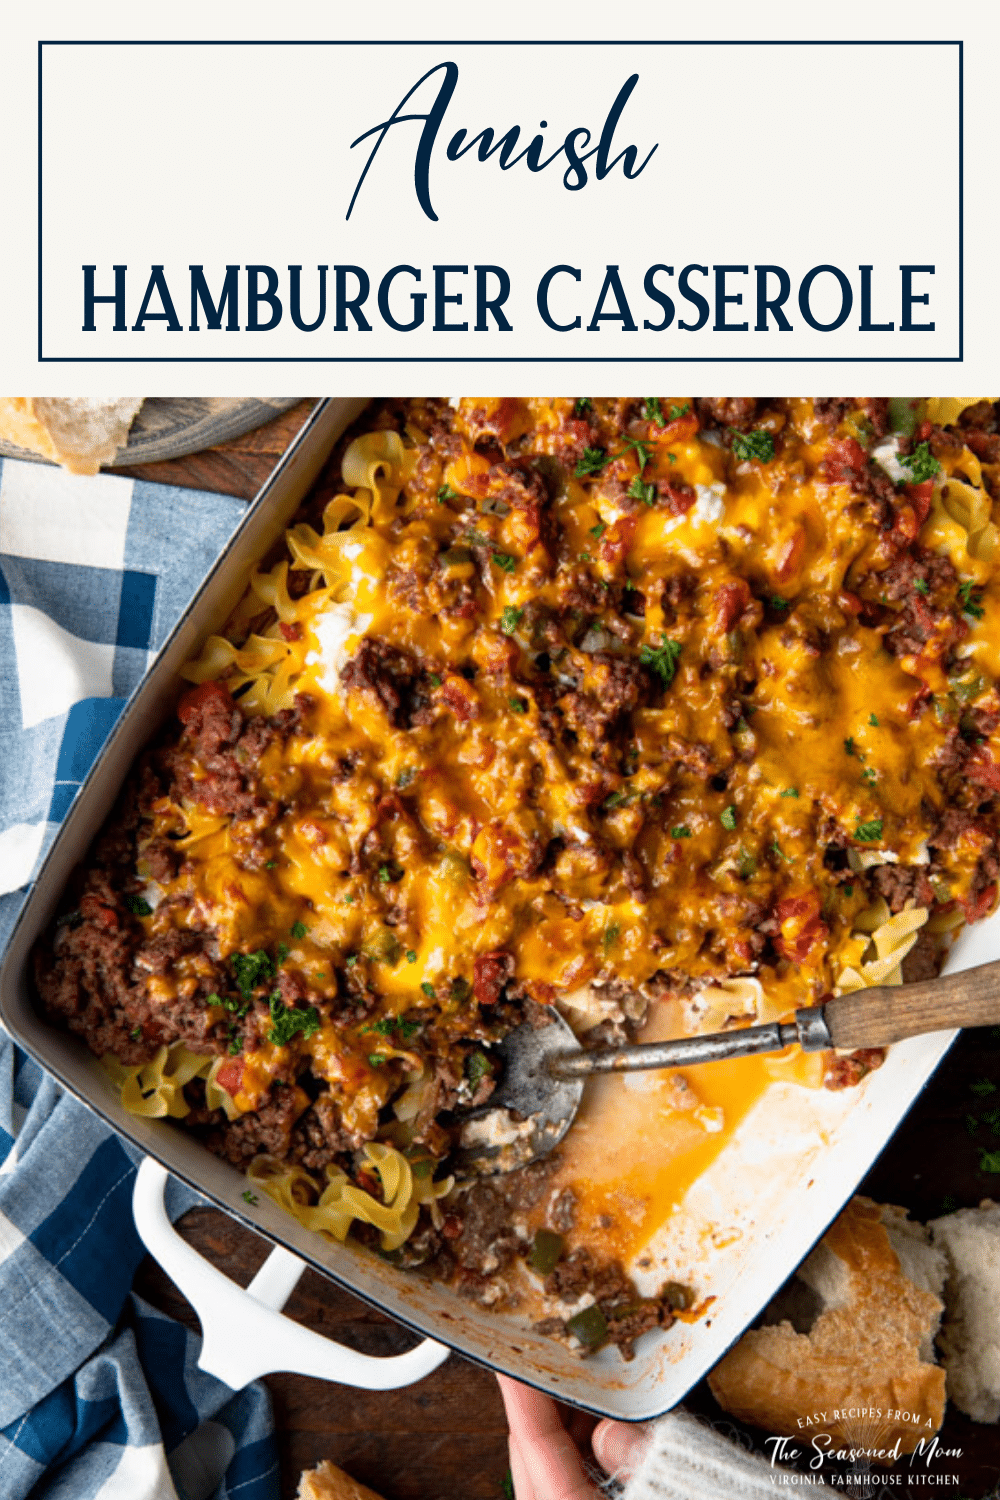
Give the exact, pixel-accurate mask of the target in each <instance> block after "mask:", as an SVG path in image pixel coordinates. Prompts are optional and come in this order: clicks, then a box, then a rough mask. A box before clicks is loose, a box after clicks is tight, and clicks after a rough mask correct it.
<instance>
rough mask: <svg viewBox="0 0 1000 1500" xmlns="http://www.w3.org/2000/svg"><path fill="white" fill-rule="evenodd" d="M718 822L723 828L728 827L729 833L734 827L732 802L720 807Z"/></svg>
mask: <svg viewBox="0 0 1000 1500" xmlns="http://www.w3.org/2000/svg"><path fill="white" fill-rule="evenodd" d="M719 822H720V823H721V824H722V826H723V828H728V829H729V831H730V833H731V832H732V831H733V829H734V828H735V827H736V807H735V805H734V804H733V803H730V804H729V806H728V807H724V808H723V809H722V811H721V813H720V814H719Z"/></svg>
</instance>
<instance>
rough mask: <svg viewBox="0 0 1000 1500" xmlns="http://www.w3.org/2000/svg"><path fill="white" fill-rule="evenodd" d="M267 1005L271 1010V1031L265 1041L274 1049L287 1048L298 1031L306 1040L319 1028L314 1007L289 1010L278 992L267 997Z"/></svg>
mask: <svg viewBox="0 0 1000 1500" xmlns="http://www.w3.org/2000/svg"><path fill="white" fill-rule="evenodd" d="M268 1005H269V1007H270V1010H271V1029H270V1031H269V1032H268V1033H267V1039H268V1041H269V1042H270V1043H271V1044H272V1046H274V1047H287V1046H288V1044H289V1042H290V1041H291V1040H292V1037H293V1036H295V1035H297V1033H298V1032H300V1031H301V1033H302V1035H303V1037H304V1038H306V1039H307V1040H308V1038H309V1037H311V1036H315V1034H316V1032H317V1031H318V1030H319V1028H320V1019H319V1011H318V1010H317V1009H316V1007H315V1006H314V1005H306V1006H298V1005H296V1006H293V1007H292V1008H291V1009H289V1007H288V1006H287V1005H286V1004H285V1002H284V1001H283V1000H282V998H281V995H280V993H279V991H278V990H275V991H274V993H273V994H272V995H271V996H270V997H269V999H268Z"/></svg>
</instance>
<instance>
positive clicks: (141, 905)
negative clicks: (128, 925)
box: [125, 896, 153, 917]
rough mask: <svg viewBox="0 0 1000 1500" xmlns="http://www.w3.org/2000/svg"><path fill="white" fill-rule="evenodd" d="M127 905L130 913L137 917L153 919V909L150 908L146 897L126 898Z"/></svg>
mask: <svg viewBox="0 0 1000 1500" xmlns="http://www.w3.org/2000/svg"><path fill="white" fill-rule="evenodd" d="M125 905H126V906H127V907H128V909H129V911H130V912H134V913H135V915H136V916H137V917H151V916H152V915H153V908H152V907H151V906H150V904H149V902H148V901H147V900H146V898H145V896H126V897H125Z"/></svg>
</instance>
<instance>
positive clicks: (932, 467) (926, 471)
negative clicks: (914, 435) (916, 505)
mask: <svg viewBox="0 0 1000 1500" xmlns="http://www.w3.org/2000/svg"><path fill="white" fill-rule="evenodd" d="M899 462H900V463H901V464H905V465H906V467H907V468H908V469H909V471H910V477H909V479H908V480H907V483H908V484H923V483H924V481H925V480H927V479H933V478H934V475H935V474H940V472H941V465H940V464H939V463H938V461H937V459H936V458H935V457H934V455H933V453H932V452H931V450H930V448H929V447H928V446H927V444H926V443H918V445H917V446H916V448H914V450H913V452H912V453H901V454H900V455H899Z"/></svg>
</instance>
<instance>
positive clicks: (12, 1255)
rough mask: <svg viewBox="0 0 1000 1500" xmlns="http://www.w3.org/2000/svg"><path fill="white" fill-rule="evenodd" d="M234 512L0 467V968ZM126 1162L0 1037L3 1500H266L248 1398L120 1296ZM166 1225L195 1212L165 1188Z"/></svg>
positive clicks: (132, 1254) (133, 1160)
mask: <svg viewBox="0 0 1000 1500" xmlns="http://www.w3.org/2000/svg"><path fill="white" fill-rule="evenodd" d="M243 513H244V506H243V505H242V503H241V502H240V501H238V500H235V499H231V498H229V497H226V496H220V495H209V494H203V493H201V492H199V491H195V490H181V489H172V488H168V487H167V486H164V485H154V484H147V483H144V482H142V481H138V480H131V479H123V478H119V477H116V476H113V475H105V474H101V475H97V476H95V477H93V478H80V477H75V476H73V475H69V474H66V473H64V472H63V471H62V470H60V469H53V468H49V467H44V466H41V465H34V464H29V463H18V462H16V461H14V460H12V459H6V460H3V462H2V464H0V948H2V946H3V944H4V942H5V941H6V938H7V936H8V935H9V932H10V929H11V927H12V925H13V922H14V918H15V917H16V914H17V910H18V908H19V907H20V905H21V902H22V901H23V899H24V894H25V888H26V887H27V885H28V884H29V883H30V881H31V879H32V876H33V875H34V873H35V871H36V869H37V867H38V864H39V862H40V860H41V858H42V856H43V854H44V852H45V850H46V849H47V847H48V845H49V843H50V842H51V840H52V837H53V835H54V834H55V831H56V828H57V827H58V824H59V822H60V820H61V819H62V817H63V816H64V815H65V812H66V810H67V808H68V807H69V805H70V803H71V802H72V800H73V797H74V795H75V794H76V791H77V788H78V787H79V784H80V782H81V780H82V779H83V777H84V776H85V775H86V772H87V769H88V767H89V765H90V763H91V761H92V760H93V758H94V756H95V755H96V753H97V751H98V750H99V749H100V746H101V744H102V743H103V741H104V739H105V737H106V735H107V733H108V731H109V730H110V728H111V727H112V725H113V724H114V722H115V719H116V718H117V716H118V714H119V713H120V712H121V709H122V707H123V706H124V703H125V701H126V699H127V697H128V695H129V693H130V692H131V691H132V689H133V688H134V687H135V686H136V684H137V683H138V682H139V679H140V678H141V676H142V674H143V672H144V671H145V669H146V665H147V663H148V661H149V660H150V659H151V656H152V655H153V653H155V652H156V651H157V650H158V648H159V647H160V646H161V645H162V643H163V641H164V639H165V637H166V635H167V633H168V632H169V630H170V629H171V627H172V626H173V624H174V622H175V621H176V619H177V617H178V615H179V614H180V612H181V610H182V609H183V607H184V605H185V604H186V603H187V601H188V600H189V598H190V597H191V595H192V594H193V593H194V591H195V589H196V588H197V586H198V584H199V583H200V581H201V579H202V578H203V577H204V575H205V573H206V572H207V570H208V568H209V567H210V566H211V564H212V562H213V561H214V560H215V558H216V557H217V556H218V553H219V551H220V550H221V548H222V546H223V544H224V543H225V541H226V540H227V538H228V537H229V535H230V534H231V532H232V530H233V528H234V526H235V525H236V523H237V522H238V521H239V520H240V518H241V517H242V515H243ZM136 1165H137V1156H136V1153H135V1152H133V1151H132V1150H131V1148H126V1146H125V1145H124V1143H123V1142H122V1141H121V1140H120V1139H119V1138H118V1137H117V1136H116V1135H115V1134H114V1133H113V1132H112V1131H110V1130H109V1129H108V1128H107V1126H106V1125H104V1124H103V1122H102V1121H100V1120H98V1119H97V1118H96V1116H93V1115H91V1114H90V1113H89V1111H88V1110H86V1109H84V1108H83V1106H82V1105H80V1104H78V1103H77V1102H76V1101H75V1100H74V1099H72V1098H71V1097H69V1096H68V1095H66V1094H64V1093H63V1091H62V1090H61V1089H60V1088H59V1087H58V1085H57V1084H56V1083H54V1082H53V1080H52V1079H51V1078H49V1077H47V1075H46V1074H45V1073H43V1072H42V1070H41V1069H40V1068H38V1067H37V1065H36V1064H35V1063H34V1062H32V1061H31V1060H30V1059H28V1058H26V1057H25V1056H24V1054H23V1053H21V1052H20V1051H19V1050H18V1049H17V1048H15V1047H14V1045H13V1044H12V1042H11V1041H10V1039H9V1038H7V1037H6V1036H5V1035H4V1034H3V1033H2V1032H0V1496H2V1497H3V1500H22V1497H23V1500H26V1497H27V1496H28V1495H29V1494H30V1496H31V1500H230V1497H238V1500H276V1497H277V1495H278V1492H279V1483H278V1463H277V1454H276V1448H275V1443H274V1436H273V1424H272V1419H271V1410H270V1404H269V1401H268V1397H267V1392H266V1390H265V1388H264V1387H263V1386H262V1385H254V1386H250V1387H248V1388H247V1389H246V1390H245V1391H242V1392H240V1393H239V1394H234V1392H233V1391H231V1390H230V1389H229V1387H228V1386H226V1385H224V1384H223V1383H222V1382H221V1381H219V1380H216V1379H214V1378H213V1377H211V1376H208V1375H205V1374H204V1373H203V1372H202V1371H200V1370H198V1368H197V1366H196V1360H197V1357H198V1351H199V1348H200V1342H201V1341H200V1339H198V1338H197V1337H196V1336H195V1335H194V1334H192V1333H190V1332H189V1331H187V1330H186V1329H184V1328H182V1327H181V1326H180V1325H179V1324H177V1323H175V1322H173V1321H172V1320H171V1319H169V1318H166V1317H163V1316H162V1315H161V1314H160V1313H158V1312H156V1311H155V1310H154V1309H153V1308H151V1307H149V1306H148V1305H146V1304H145V1303H144V1302H142V1301H141V1300H140V1298H138V1297H136V1296H135V1295H134V1294H132V1293H131V1290H130V1289H131V1284H132V1278H133V1276H134V1274H135V1271H136V1268H137V1266H138V1264H139V1262H140V1260H141V1259H142V1256H143V1248H142V1245H141V1243H140V1241H139V1239H138V1236H137V1235H136V1232H135V1227H134V1225H133V1222H132V1212H131V1196H132V1181H133V1178H134V1176H135V1170H136ZM171 1186H172V1194H171V1197H169V1198H168V1207H169V1208H170V1210H171V1213H172V1216H176V1214H177V1213H179V1212H182V1211H183V1210H184V1208H186V1207H188V1206H190V1205H191V1203H192V1202H193V1201H195V1199H194V1195H193V1194H189V1193H187V1192H186V1190H178V1185H177V1184H172V1185H171Z"/></svg>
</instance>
